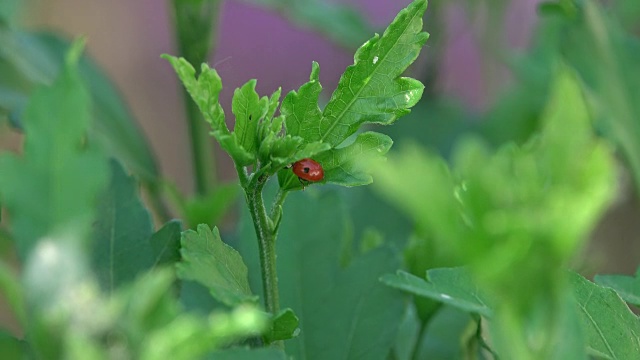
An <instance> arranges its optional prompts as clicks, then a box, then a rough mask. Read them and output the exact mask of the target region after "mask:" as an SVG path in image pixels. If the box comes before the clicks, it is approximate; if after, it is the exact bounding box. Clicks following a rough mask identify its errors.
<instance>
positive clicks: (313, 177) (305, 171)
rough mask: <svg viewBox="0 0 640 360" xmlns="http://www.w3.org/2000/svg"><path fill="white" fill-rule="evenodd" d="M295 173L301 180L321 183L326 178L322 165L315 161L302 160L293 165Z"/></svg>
mask: <svg viewBox="0 0 640 360" xmlns="http://www.w3.org/2000/svg"><path fill="white" fill-rule="evenodd" d="M293 173H294V174H296V175H297V176H298V178H300V179H301V180H307V181H320V180H322V179H323V178H324V170H323V169H322V165H320V164H319V163H318V162H317V161H315V160H313V159H309V158H306V159H302V160H300V161H296V162H295V163H294V164H293Z"/></svg>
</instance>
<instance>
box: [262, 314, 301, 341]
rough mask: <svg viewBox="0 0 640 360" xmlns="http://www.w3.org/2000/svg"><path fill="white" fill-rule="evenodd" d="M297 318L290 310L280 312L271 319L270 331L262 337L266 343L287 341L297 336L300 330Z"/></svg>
mask: <svg viewBox="0 0 640 360" xmlns="http://www.w3.org/2000/svg"><path fill="white" fill-rule="evenodd" d="M299 322H300V321H299V320H298V317H297V316H296V314H295V313H294V312H293V310H291V309H284V310H281V311H280V312H279V313H278V314H277V315H275V316H274V317H273V322H272V324H271V329H269V332H267V334H266V335H265V336H264V337H265V339H266V341H267V343H272V342H274V341H277V340H288V339H291V338H294V337H296V336H298V334H299V333H300V328H299V327H298V324H299Z"/></svg>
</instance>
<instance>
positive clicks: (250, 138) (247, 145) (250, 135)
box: [231, 79, 269, 154]
mask: <svg viewBox="0 0 640 360" xmlns="http://www.w3.org/2000/svg"><path fill="white" fill-rule="evenodd" d="M231 109H232V110H231V111H232V112H233V114H234V115H235V116H236V124H235V127H234V134H235V135H236V138H237V140H238V144H239V145H240V146H241V147H242V148H243V149H244V150H245V151H247V152H248V153H250V154H251V153H255V152H256V146H257V143H258V138H257V133H258V123H259V122H260V120H261V119H262V118H263V117H265V116H266V114H267V111H269V100H268V99H267V97H266V96H265V97H262V98H260V96H259V95H258V93H257V92H256V80H255V79H253V80H249V81H248V82H247V83H246V84H244V85H243V86H242V87H241V88H239V89H236V90H235V92H234V93H233V101H232V102H231Z"/></svg>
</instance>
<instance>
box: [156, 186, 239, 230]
mask: <svg viewBox="0 0 640 360" xmlns="http://www.w3.org/2000/svg"><path fill="white" fill-rule="evenodd" d="M239 189H240V188H239V186H238V184H237V183H228V184H217V186H215V187H214V188H212V189H211V191H210V193H208V194H205V195H202V196H199V195H196V196H194V197H189V198H185V196H184V195H183V194H182V193H181V192H180V190H178V188H177V187H176V185H175V184H173V183H168V182H167V183H165V190H166V192H167V193H168V194H169V196H170V199H171V201H172V202H173V203H174V205H175V206H176V207H177V208H178V212H179V213H180V215H181V217H182V218H183V219H184V221H185V223H186V224H187V225H186V227H188V228H195V227H196V226H198V224H208V225H210V226H213V224H217V223H219V222H220V221H221V220H222V217H223V216H224V215H225V214H226V213H227V211H228V210H229V208H230V207H231V206H232V205H233V204H235V202H236V200H237V199H238V190H239Z"/></svg>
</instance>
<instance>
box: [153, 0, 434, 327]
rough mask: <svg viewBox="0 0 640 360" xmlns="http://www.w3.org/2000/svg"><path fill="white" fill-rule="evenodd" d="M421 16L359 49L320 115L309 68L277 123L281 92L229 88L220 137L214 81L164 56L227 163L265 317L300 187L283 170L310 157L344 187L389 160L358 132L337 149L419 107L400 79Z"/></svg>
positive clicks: (374, 138)
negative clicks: (253, 238) (286, 218)
mask: <svg viewBox="0 0 640 360" xmlns="http://www.w3.org/2000/svg"><path fill="white" fill-rule="evenodd" d="M425 9H426V2H424V1H416V2H414V3H413V4H412V5H411V6H409V7H408V8H407V9H406V10H403V11H402V12H401V13H400V14H399V15H398V17H397V18H396V19H395V20H394V22H393V23H392V24H391V25H390V26H389V28H388V29H387V30H386V31H385V33H384V34H383V35H382V36H381V37H378V36H376V37H374V38H372V39H371V40H369V41H368V42H367V43H366V44H365V45H364V46H362V47H361V48H360V49H358V51H357V52H356V55H355V62H354V64H353V65H352V66H350V67H349V68H347V70H346V72H345V74H344V75H343V76H342V79H341V81H340V84H339V85H338V88H337V89H336V91H335V92H334V94H333V96H332V97H331V100H330V101H329V103H328V104H327V106H326V107H325V109H324V110H323V111H321V110H320V108H319V107H318V96H319V95H320V91H321V89H322V87H321V85H320V82H319V80H318V77H319V66H318V64H317V63H314V64H313V68H312V71H311V76H310V79H309V82H308V83H306V84H304V85H303V86H302V87H301V88H300V89H299V90H298V91H297V92H295V91H292V92H290V93H289V94H288V95H287V96H286V97H285V98H284V100H283V102H282V106H281V108H280V113H281V115H280V116H275V112H276V109H277V108H278V105H279V98H280V89H278V90H277V91H275V92H274V93H273V94H272V95H271V97H270V98H267V97H262V98H260V97H259V95H258V94H257V93H256V92H255V85H256V81H255V80H251V81H249V82H247V83H246V84H245V85H244V86H243V87H242V88H240V89H236V91H235V92H234V98H233V105H232V111H233V113H234V115H235V126H234V131H233V132H230V131H229V129H227V126H226V124H225V118H224V112H223V110H222V106H221V105H220V103H219V102H218V94H219V93H220V91H221V89H222V83H221V80H220V77H219V76H218V74H217V72H216V71H215V70H214V69H211V68H209V67H208V66H207V65H206V64H203V65H202V68H201V70H200V74H199V76H198V77H197V78H196V77H195V69H194V68H193V66H191V64H189V62H188V61H186V60H184V59H178V58H175V57H171V56H165V58H166V59H167V60H169V61H170V62H171V64H172V65H173V67H174V69H175V70H176V72H177V74H178V75H179V77H180V79H181V80H182V82H183V84H184V85H185V87H186V89H187V91H188V92H189V94H191V97H192V98H193V100H194V101H195V103H196V104H197V105H198V106H199V108H200V111H202V113H203V115H204V117H205V119H206V120H207V122H209V124H210V125H211V128H212V131H211V134H212V135H213V136H214V137H215V138H216V140H217V141H218V142H219V144H220V146H221V147H222V148H223V149H224V150H225V151H226V152H227V153H229V155H230V156H231V158H232V159H233V161H234V163H235V166H236V169H237V172H238V177H239V180H240V185H241V186H242V188H243V190H244V192H245V198H246V202H247V206H248V208H249V211H250V214H251V217H252V220H253V223H254V227H255V231H256V235H257V237H258V246H259V249H260V264H261V273H262V281H263V285H264V301H265V308H266V309H267V311H269V312H270V313H272V314H274V315H275V314H278V313H279V312H280V305H279V294H278V279H277V271H276V251H275V244H276V235H277V232H278V227H279V225H280V221H281V219H282V206H283V203H284V201H285V199H286V196H287V195H288V193H289V192H290V191H292V190H297V189H300V188H302V184H301V182H300V183H299V182H298V181H297V179H296V176H295V175H294V174H293V173H292V172H291V171H290V170H289V169H287V168H286V167H287V165H290V164H292V163H295V162H296V161H299V160H302V159H304V158H314V159H315V160H316V161H318V162H319V163H320V164H322V167H323V168H324V172H325V176H324V179H323V180H322V182H326V183H333V184H338V185H342V186H357V185H364V184H368V183H370V182H371V176H370V175H369V171H370V167H371V166H372V163H371V161H372V160H375V159H373V158H378V157H381V156H383V155H384V154H385V153H386V152H387V151H388V149H389V147H390V146H391V143H392V141H391V139H390V138H389V137H388V136H385V135H382V134H380V133H375V132H364V133H360V134H358V136H357V137H356V138H355V140H353V142H352V143H351V144H348V145H346V146H343V147H339V146H340V145H341V144H342V143H343V142H345V140H347V138H349V137H350V136H351V135H354V134H355V133H356V132H357V131H358V129H359V128H360V126H361V125H363V124H364V123H378V124H384V125H387V124H391V123H393V122H394V121H395V120H396V119H397V118H398V117H400V116H402V115H403V114H406V113H407V112H408V111H409V110H408V109H409V108H410V107H411V106H413V105H414V104H415V103H416V102H417V101H418V100H419V99H420V96H421V94H422V89H423V86H422V84H421V83H420V82H418V81H417V80H413V79H410V78H400V75H401V73H402V72H403V71H404V70H405V69H406V68H407V67H408V66H409V65H410V64H411V63H412V62H413V61H414V60H415V58H416V57H417V56H418V53H419V51H420V48H421V47H422V45H423V44H424V42H425V41H426V39H427V34H426V33H423V32H421V31H422V14H423V13H424V11H425ZM274 175H277V177H278V182H279V190H278V194H277V195H276V199H275V201H274V204H273V206H272V207H271V210H270V211H269V212H267V208H266V206H265V204H264V200H263V194H262V192H263V189H264V186H265V184H266V183H267V180H268V179H269V178H270V177H272V176H274ZM242 288H243V289H245V287H244V286H243V287H242ZM243 291H244V290H243ZM241 299H242V298H241Z"/></svg>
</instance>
